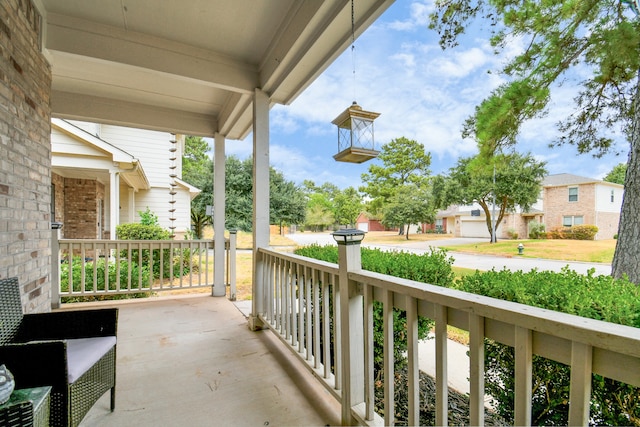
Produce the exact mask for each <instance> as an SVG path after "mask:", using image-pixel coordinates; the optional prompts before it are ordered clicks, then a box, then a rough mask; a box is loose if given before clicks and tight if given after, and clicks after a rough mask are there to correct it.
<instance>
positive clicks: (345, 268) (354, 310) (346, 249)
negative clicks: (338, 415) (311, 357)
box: [333, 230, 365, 425]
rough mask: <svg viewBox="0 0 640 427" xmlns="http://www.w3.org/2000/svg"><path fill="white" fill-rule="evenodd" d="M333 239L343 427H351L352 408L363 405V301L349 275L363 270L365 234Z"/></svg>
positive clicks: (340, 235)
mask: <svg viewBox="0 0 640 427" xmlns="http://www.w3.org/2000/svg"><path fill="white" fill-rule="evenodd" d="M333 236H334V238H335V239H336V242H338V271H339V278H340V280H339V288H340V289H339V290H338V292H339V294H340V315H339V316H340V319H339V321H340V339H341V348H342V353H341V361H340V362H341V364H342V425H352V424H354V422H355V420H354V419H353V416H352V412H351V409H352V407H354V406H355V405H358V404H360V403H364V378H365V372H364V326H363V321H364V320H363V319H364V317H363V316H364V308H363V302H364V301H363V295H362V292H360V291H359V290H358V283H356V282H353V281H349V272H351V271H359V270H361V269H362V263H361V257H360V241H361V240H362V237H363V236H364V232H362V231H359V230H339V231H338V232H336V233H334V235H333Z"/></svg>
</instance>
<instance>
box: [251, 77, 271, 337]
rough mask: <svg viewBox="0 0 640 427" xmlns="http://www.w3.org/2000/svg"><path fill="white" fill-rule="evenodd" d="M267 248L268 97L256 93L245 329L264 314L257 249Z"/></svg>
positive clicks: (259, 326) (259, 324) (258, 323)
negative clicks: (249, 277)
mask: <svg viewBox="0 0 640 427" xmlns="http://www.w3.org/2000/svg"><path fill="white" fill-rule="evenodd" d="M268 246H269V97H268V96H267V94H266V93H265V92H263V91H262V90H260V89H256V91H255V93H254V96H253V290H252V303H251V304H252V305H251V316H250V317H249V327H250V328H251V329H252V330H258V329H262V327H263V325H262V322H261V321H260V320H259V319H258V315H259V314H261V313H263V312H264V296H265V290H264V283H263V282H262V277H263V275H262V268H263V263H262V261H261V260H260V258H259V256H258V248H266V247H268Z"/></svg>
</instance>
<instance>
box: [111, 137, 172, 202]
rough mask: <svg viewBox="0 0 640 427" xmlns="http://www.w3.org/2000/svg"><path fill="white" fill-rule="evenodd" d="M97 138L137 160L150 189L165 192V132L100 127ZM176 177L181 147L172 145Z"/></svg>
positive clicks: (166, 143) (166, 178)
mask: <svg viewBox="0 0 640 427" xmlns="http://www.w3.org/2000/svg"><path fill="white" fill-rule="evenodd" d="M101 137H102V139H104V140H105V141H107V142H109V143H110V144H113V145H115V146H116V147H118V148H120V149H121V150H124V151H126V152H127V153H129V154H131V155H132V156H134V157H136V158H138V159H139V160H140V163H141V164H142V167H143V168H144V171H145V174H146V175H147V179H148V180H149V184H150V185H151V187H166V188H167V189H168V188H169V183H170V181H171V179H170V178H169V172H170V170H169V166H170V163H171V162H170V161H169V157H170V156H169V154H170V153H169V148H170V145H171V143H170V142H169V141H170V140H171V139H172V138H173V136H172V135H171V134H170V133H167V132H157V131H150V130H145V129H134V128H127V127H120V126H110V125H102V130H101ZM176 147H177V148H178V151H177V152H176V157H177V159H176V166H177V168H176V174H177V175H178V176H179V177H180V176H182V148H183V147H182V144H180V143H179V144H176Z"/></svg>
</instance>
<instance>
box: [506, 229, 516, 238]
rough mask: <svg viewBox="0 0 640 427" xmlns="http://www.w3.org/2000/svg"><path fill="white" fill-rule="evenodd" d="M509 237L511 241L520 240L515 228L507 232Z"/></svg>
mask: <svg viewBox="0 0 640 427" xmlns="http://www.w3.org/2000/svg"><path fill="white" fill-rule="evenodd" d="M507 236H509V238H510V239H511V240H518V232H517V231H516V230H515V229H513V228H510V229H508V230H507Z"/></svg>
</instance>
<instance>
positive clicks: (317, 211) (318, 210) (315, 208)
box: [305, 192, 335, 231]
mask: <svg viewBox="0 0 640 427" xmlns="http://www.w3.org/2000/svg"><path fill="white" fill-rule="evenodd" d="M333 212H334V209H333V203H332V202H331V200H330V199H329V196H328V195H327V194H325V193H322V192H319V193H313V194H310V195H309V196H308V198H307V208H306V219H305V225H306V226H307V227H309V228H311V229H313V230H315V231H318V230H322V229H323V228H324V227H327V226H329V225H331V224H333V223H334V222H335V215H334V213H333Z"/></svg>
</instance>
